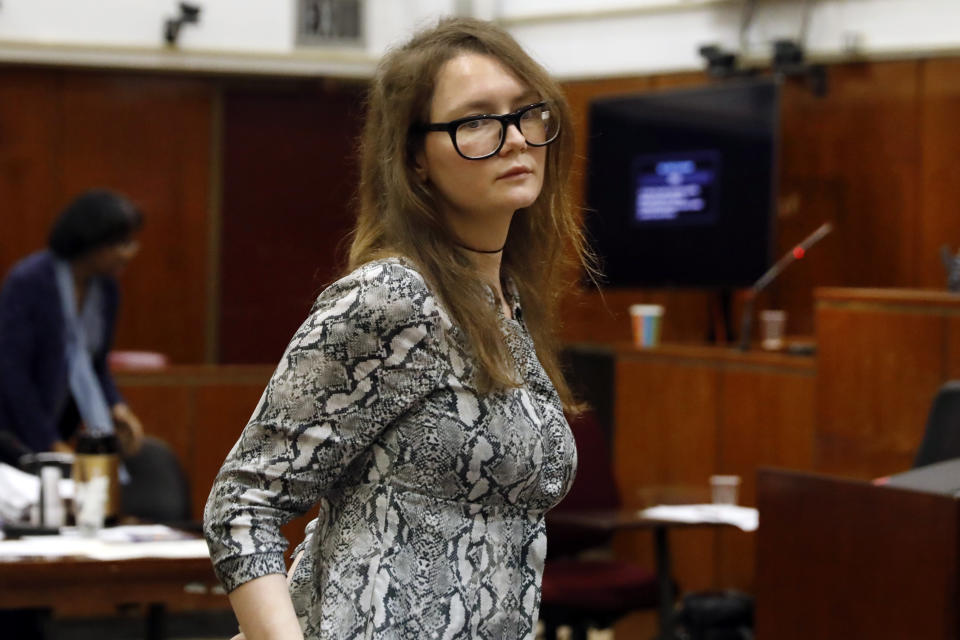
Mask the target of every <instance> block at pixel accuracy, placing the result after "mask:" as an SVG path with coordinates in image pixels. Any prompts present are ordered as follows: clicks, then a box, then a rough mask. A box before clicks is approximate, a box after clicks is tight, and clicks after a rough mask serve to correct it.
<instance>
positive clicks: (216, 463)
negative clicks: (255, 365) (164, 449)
mask: <svg viewBox="0 0 960 640" xmlns="http://www.w3.org/2000/svg"><path fill="white" fill-rule="evenodd" d="M265 387H266V380H264V381H263V382H262V383H257V382H249V381H245V380H236V381H231V380H229V379H226V380H223V381H221V382H219V383H217V384H203V385H199V386H197V387H196V391H195V393H196V415H195V418H194V422H193V425H192V427H193V441H194V449H193V453H192V456H191V459H190V468H191V477H192V478H193V505H194V507H195V508H198V509H200V513H202V512H203V511H202V510H203V505H204V504H206V501H207V496H208V495H209V494H210V487H211V486H212V485H213V480H214V478H216V476H217V472H218V471H219V470H220V466H221V465H222V464H223V461H224V459H225V458H226V457H227V453H229V452H230V449H231V448H233V445H234V444H235V443H236V441H237V439H238V438H239V437H240V433H241V431H243V428H244V426H246V424H247V421H248V420H249V419H250V416H251V415H252V414H253V410H254V409H255V408H256V406H257V402H258V401H259V400H260V396H261V395H262V394H263V390H264V388H265Z"/></svg>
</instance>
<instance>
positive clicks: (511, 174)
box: [497, 167, 533, 180]
mask: <svg viewBox="0 0 960 640" xmlns="http://www.w3.org/2000/svg"><path fill="white" fill-rule="evenodd" d="M531 173H533V171H531V170H530V169H527V168H526V167H514V168H512V169H510V170H508V171H505V172H504V173H503V174H501V176H500V177H499V178H497V179H498V180H503V179H505V178H516V177H519V176H526V175H529V174H531Z"/></svg>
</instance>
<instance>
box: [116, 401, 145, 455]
mask: <svg viewBox="0 0 960 640" xmlns="http://www.w3.org/2000/svg"><path fill="white" fill-rule="evenodd" d="M113 424H114V426H115V428H116V432H117V442H118V443H119V445H120V453H121V454H123V455H124V456H132V455H133V454H135V453H136V452H137V451H139V450H140V445H142V444H143V425H142V424H140V419H139V418H137V416H136V415H134V413H133V411H131V410H130V407H128V406H127V405H125V404H123V403H120V404H115V405H113Z"/></svg>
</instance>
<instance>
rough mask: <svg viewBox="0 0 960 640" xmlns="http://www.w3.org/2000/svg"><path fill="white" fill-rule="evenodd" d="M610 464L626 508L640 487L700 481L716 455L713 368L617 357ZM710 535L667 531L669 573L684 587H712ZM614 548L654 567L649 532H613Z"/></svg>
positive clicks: (636, 503) (637, 502) (635, 503)
mask: <svg viewBox="0 0 960 640" xmlns="http://www.w3.org/2000/svg"><path fill="white" fill-rule="evenodd" d="M616 379H617V382H616V395H615V402H616V409H615V421H616V422H615V424H616V435H615V440H614V469H615V473H616V477H617V481H618V483H619V485H620V492H621V495H622V499H623V503H624V507H625V508H628V509H629V508H639V507H643V506H650V505H649V504H645V503H644V500H645V496H646V495H647V494H645V490H647V489H649V488H651V487H664V486H686V487H689V486H694V487H700V486H706V484H707V479H708V477H709V475H710V473H712V471H713V469H714V463H715V459H716V424H717V409H718V406H717V402H718V397H717V394H718V390H717V382H718V380H717V372H716V370H715V369H714V368H712V367H711V366H709V365H708V364H705V363H698V362H697V361H696V360H692V361H691V362H689V363H685V362H684V363H680V362H677V361H675V360H674V361H671V360H669V359H662V360H661V359H657V358H655V357H651V358H640V357H638V358H637V359H630V358H627V357H620V358H618V361H617V365H616ZM714 542H715V533H714V532H713V531H706V530H687V531H680V530H677V531H673V532H671V544H672V549H673V552H674V555H673V559H674V573H675V576H676V578H677V580H678V581H679V583H680V585H681V587H682V589H683V590H692V589H704V588H709V587H712V586H714V582H715V575H714V564H715V556H714ZM614 548H615V551H616V552H617V553H618V554H620V555H622V556H624V557H628V558H631V559H633V560H634V561H636V562H639V563H641V564H645V565H647V566H652V564H653V545H652V536H651V535H650V533H649V532H636V533H623V534H619V535H618V536H617V537H616V540H615V541H614Z"/></svg>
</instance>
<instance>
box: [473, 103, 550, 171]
mask: <svg viewBox="0 0 960 640" xmlns="http://www.w3.org/2000/svg"><path fill="white" fill-rule="evenodd" d="M517 122H518V123H519V125H520V126H519V128H520V133H522V134H523V137H524V138H525V139H526V141H527V143H529V144H533V145H542V144H545V143H547V142H550V141H551V140H552V139H553V138H554V137H555V136H556V135H557V129H558V127H559V122H558V120H557V119H556V118H555V117H553V114H552V113H550V107H549V106H547V105H541V106H537V107H533V108H531V109H527V110H526V111H524V112H523V113H521V114H520V117H519V119H518V120H517ZM504 130H505V127H504V126H503V125H502V124H501V123H500V121H499V120H496V119H493V118H484V119H477V120H470V121H468V122H464V123H463V124H461V125H460V126H459V127H457V134H456V135H457V148H458V149H459V150H460V153H462V154H463V155H465V156H467V157H469V158H481V157H484V156H488V155H490V154H492V153H493V152H494V151H496V150H497V147H499V146H500V141H501V139H502V138H503V136H504Z"/></svg>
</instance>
